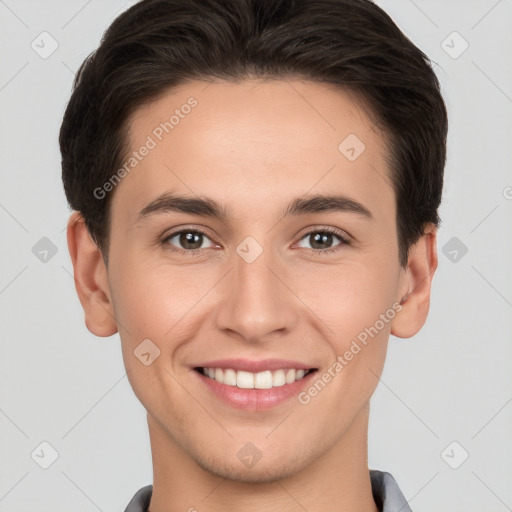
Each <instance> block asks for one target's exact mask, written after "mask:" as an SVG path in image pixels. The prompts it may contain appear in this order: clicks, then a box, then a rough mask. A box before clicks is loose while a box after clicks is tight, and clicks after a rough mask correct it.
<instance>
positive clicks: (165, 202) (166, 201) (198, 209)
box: [137, 192, 372, 223]
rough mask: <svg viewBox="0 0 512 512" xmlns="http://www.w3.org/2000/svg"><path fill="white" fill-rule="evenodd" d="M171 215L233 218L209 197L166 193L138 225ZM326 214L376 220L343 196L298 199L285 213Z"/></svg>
mask: <svg viewBox="0 0 512 512" xmlns="http://www.w3.org/2000/svg"><path fill="white" fill-rule="evenodd" d="M170 212H179V213H185V214H188V215H200V216H203V217H211V218H214V219H219V220H221V221H224V222H225V221H227V220H228V217H229V214H228V210H227V209H226V207H225V206H222V205H221V204H219V203H218V202H216V201H214V200H213V199H210V198H208V197H186V196H180V195H177V194H174V193H172V192H165V193H164V194H162V195H161V196H159V197H157V198H156V199H155V200H153V201H151V202H150V203H149V204H147V205H146V206H145V207H144V208H143V209H142V210H141V211H140V212H139V215H138V217H137V223H139V222H142V221H143V220H145V219H147V218H148V217H151V216H153V215H156V214H164V213H170ZM322 212H349V213H356V214H359V215H361V216H363V217H366V218H368V219H371V218H372V214H371V213H370V210H369V209H368V208H366V207H365V206H363V205H362V204H361V203H359V202H358V201H356V200H354V199H351V198H349V197H347V196H343V195H322V194H315V195H309V196H303V197H297V198H295V199H294V200H293V201H292V202H291V203H290V204H289V205H288V207H287V208H286V209H285V210H284V212H283V213H282V216H283V217H287V216H290V215H292V216H298V215H306V214H308V213H322Z"/></svg>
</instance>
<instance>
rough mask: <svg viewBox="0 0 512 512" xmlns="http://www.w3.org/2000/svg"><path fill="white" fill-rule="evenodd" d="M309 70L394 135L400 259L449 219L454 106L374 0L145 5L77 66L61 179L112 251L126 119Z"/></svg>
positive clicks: (173, 0) (167, 0) (101, 243)
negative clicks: (222, 87) (188, 93)
mask: <svg viewBox="0 0 512 512" xmlns="http://www.w3.org/2000/svg"><path fill="white" fill-rule="evenodd" d="M254 77H258V78H262V79H286V78H288V77H300V78H305V79H308V80H312V81H315V82H321V83H327V84H333V85H336V86H339V87H340V88H343V89H347V90H351V91H354V92H356V93H357V97H359V98H361V99H362V100H363V101H364V103H365V104H366V105H367V106H368V107H369V111H370V113H371V114H372V118H373V119H374V122H376V123H377V124H378V125H379V126H380V127H381V128H382V129H383V130H384V132H385V133H386V134H387V141H388V143H389V154H390V160H389V164H390V167H391V169H392V176H391V178H392V182H393V187H394V191H395V195H396V204H397V219H396V222H397V233H398V240H399V254H400V263H401V265H405V264H406V263H407V256H408V251H409V247H410V246H411V245H412V244H414V243H415V242H416V241H417V240H418V238H419V237H420V236H421V235H422V234H423V232H424V227H425V224H427V223H433V224H435V225H436V226H437V225H439V222H440V219H439V216H438V207H439V204H440V201H441V194H442V187H443V172H444V165H445V159H446V137H447V130H448V121H447V113H446V107H445V104H444V101H443V99H442V96H441V93H440V86H439V82H438V80H437V77H436V75H435V73H434V71H433V69H432V67H431V65H430V61H429V59H428V57H427V56H426V55H425V54H424V53H423V52H422V51H421V50H419V49H418V48H417V47H416V46H415V45H414V44H413V43H412V42H411V41H410V40H409V39H408V38H407V37H406V36H405V35H404V34H403V33H402V32H401V31H400V29H399V28H398V27H397V26H396V25H395V23H394V22H393V21H392V20H391V18H390V17H389V16H388V15H387V14H386V13H385V12H384V11H383V10H382V9H381V8H380V7H378V6H377V5H375V4H374V3H373V2H372V1H370V0H143V1H141V2H139V3H137V4H135V5H134V6H132V7H131V8H129V9H128V10H127V11H125V12H124V13H122V14H121V15H120V16H119V17H118V18H116V20H115V21H114V22H113V23H112V24H111V25H110V27H109V28H108V29H107V31H106V32H105V34H104V36H103V38H102V40H101V44H100V46H99V47H98V49H97V50H95V51H94V52H93V53H91V54H90V55H89V56H88V57H87V58H86V60H85V61H84V62H83V64H82V65H81V67H80V69H79V70H78V72H77V74H76V77H75V81H74V85H73V92H72V95H71V98H70V100H69V103H68V105H67V108H66V111H65V114H64V118H63V122H62V126H61V130H60V137H59V142H60V150H61V153H62V179H63V183H64V189H65V192H66V196H67V199H68V202H69V205H70V206H71V207H72V208H73V209H74V210H77V211H79V212H81V214H82V216H83V217H84V220H85V222H86V225H87V227H88V229H89V232H90V233H91V236H92V238H93V239H94V241H95V242H96V244H97V245H98V247H99V248H100V249H101V250H102V252H103V255H104V257H105V258H107V255H108V241H109V225H110V222H109V204H110V201H109V197H106V198H105V200H98V199H97V198H96V197H95V195H94V194H93V191H94V190H95V189H97V188H98V187H101V186H102V185H103V184H104V183H105V182H106V181H107V180H108V179H109V178H110V177H111V176H112V174H113V173H114V171H115V170H116V169H117V168H118V167H119V166H120V165H121V164H122V161H123V156H124V154H125V153H126V149H127V148H126V147H125V146H126V135H127V126H126V124H127V122H128V119H129V116H130V114H131V113H132V112H133V111H134V110H135V109H136V108H137V107H139V106H140V105H142V104H143V103H147V102H148V101H151V100H152V99H154V98H156V97H157V96H159V95H160V94H162V93H163V92H165V90H167V89H169V88H172V87H174V86H177V85H180V84H183V83H185V82H187V81H189V80H210V79H213V78H220V79H224V80H229V81H238V80H243V79H246V78H254Z"/></svg>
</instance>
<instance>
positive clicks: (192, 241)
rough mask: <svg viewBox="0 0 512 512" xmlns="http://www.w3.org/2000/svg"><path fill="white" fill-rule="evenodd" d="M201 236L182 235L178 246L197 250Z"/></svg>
mask: <svg viewBox="0 0 512 512" xmlns="http://www.w3.org/2000/svg"><path fill="white" fill-rule="evenodd" d="M201 236H202V234H201V233H184V234H182V235H181V236H180V244H182V245H183V246H184V247H186V248H188V249H199V248H200V247H201ZM191 245H192V247H191Z"/></svg>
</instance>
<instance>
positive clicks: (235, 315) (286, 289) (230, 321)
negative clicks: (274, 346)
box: [216, 249, 300, 343]
mask: <svg viewBox="0 0 512 512" xmlns="http://www.w3.org/2000/svg"><path fill="white" fill-rule="evenodd" d="M233 266H234V268H233V270H232V271H231V272H230V273H229V276H227V279H226V282H225V283H224V285H223V289H222V293H223V298H222V299H221V301H220V303H219V306H218V309H217V315H216V323H217V328H218V329H220V330H222V331H224V332H227V333H229V334H230V335H232V336H238V337H239V338H241V339H243V340H245V341H247V342H250V343H262V342H265V341H270V339H275V336H276V335H281V336H282V335H284V334H286V333H288V332H290V331H292V330H293V328H294V327H295V326H296V325H297V322H298V320H299V318H300V300H299V299H298V297H297V296H296V295H295V294H294V292H293V286H290V284H289V283H288V282H289V281H290V279H291V278H290V275H289V271H288V272H287V271H286V266H285V265H283V262H279V261H278V258H276V257H275V256H274V255H273V254H272V251H271V250H270V249H268V250H267V249H266V250H263V252H262V253H261V254H260V255H259V256H258V257H257V258H256V259H255V260H254V261H252V262H250V259H249V260H246V259H244V258H243V257H242V256H240V255H239V254H238V253H234V255H233ZM287 281H288V282H287Z"/></svg>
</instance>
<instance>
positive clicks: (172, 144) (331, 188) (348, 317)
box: [68, 80, 437, 512]
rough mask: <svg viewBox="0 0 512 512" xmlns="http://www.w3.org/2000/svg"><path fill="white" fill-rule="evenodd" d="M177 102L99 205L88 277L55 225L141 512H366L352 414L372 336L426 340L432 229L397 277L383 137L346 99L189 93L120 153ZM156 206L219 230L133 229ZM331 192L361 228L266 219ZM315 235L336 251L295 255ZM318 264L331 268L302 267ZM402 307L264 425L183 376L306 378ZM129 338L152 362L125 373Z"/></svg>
mask: <svg viewBox="0 0 512 512" xmlns="http://www.w3.org/2000/svg"><path fill="white" fill-rule="evenodd" d="M190 96H193V97H194V98H196V99H197V101H198V105H197V106H196V107H195V108H194V109H193V110H192V112H191V113H190V114H189V115H187V116H185V118H184V119H181V120H180V123H179V125H177V126H176V127H175V128H174V129H173V131H172V132H170V133H169V134H167V135H166V136H165V137H164V138H163V140H162V141H161V142H159V144H158V146H157V147H156V148H154V149H153V150H152V151H151V152H150V153H149V155H148V156H147V157H145V158H144V159H143V160H142V161H141V162H140V163H139V164H138V165H137V167H136V168H135V169H134V170H133V171H132V172H131V173H129V174H128V175H127V176H126V177H125V178H123V180H122V181H121V183H120V184H118V185H117V187H116V188H115V190H114V192H113V197H112V205H111V206H112V209H111V239H110V251H109V255H108V266H107V265H106V264H105V261H104V259H103V257H102V254H101V252H100V251H99V249H98V248H97V247H96V245H95V244H94V243H93V241H92V239H91V237H90V236H89V234H88V232H87V229H86V227H85V224H84V223H83V221H82V219H81V217H80V214H79V213H74V214H73V215H72V216H71V217H70V220H69V224H68V244H69V250H70V254H71V259H72V262H73V267H74V272H75V282H76V288H77V292H78V296H79V298H80V301H81V304H82V306H83V309H84V312H85V322H86V325H87V328H88V329H89V330H90V331H91V332H92V333H94V334H96V335H97V336H110V335H112V334H114V333H116V332H117V331H119V333H120V337H121V341H122V350H123V358H124V363H125V366H126V369H127V372H128V378H129V381H130V383H131V385H132V387H133V390H134V392H135V394H136V396H137V397H138V398H139V400H140V401H141V402H142V404H143V405H144V407H145V408H146V410H147V419H148V427H149V433H150V440H151V448H152V457H153V467H154V481H153V486H154V487H153V496H152V499H151V503H150V507H149V510H150V512H164V511H166V512H169V511H170V512H173V511H186V510H194V508H192V507H195V508H196V509H197V510H200V511H201V512H210V511H221V510H227V509H229V510H231V511H234V512H236V511H244V512H252V511H261V510H265V511H268V512H272V511H279V512H283V511H286V512H288V511H289V512H292V511H303V510H308V512H315V511H325V510H340V511H341V510H351V511H355V512H359V511H360V512H362V511H365V512H370V511H371V512H376V511H377V507H376V504H375V502H374V500H373V498H372V493H371V485H370V479H369V473H368V461H367V432H368V417H369V400H370V397H371V395H372V393H373V392H374V390H375V388H376V386H377V384H378V376H380V374H381V372H382V368H383V365H384V362H385V357H386V349H387V343H388V338H389V335H390V334H393V335H395V336H397V337H402V338H406V337H410V336H413V335H414V334H416V333H417V332H418V331H419V330H420V328H421V327H422V325H423V324H424V322H425V320H426V317H427V314H428V309H429V300H430V287H431V281H432V277H433V274H434V271H435V269H436V267H437V253H436V229H435V227H434V226H430V225H429V226H426V227H425V234H424V236H423V237H421V238H420V240H419V241H418V242H417V243H416V244H415V245H414V246H413V247H412V248H411V251H410V255H409V260H408V264H407V266H406V267H401V266H400V264H399V257H398V240H397V231H396V206H395V201H396V199H395V195H394V192H393V189H392V187H391V182H390V169H389V168H388V166H387V164H386V151H387V149H386V142H385V134H382V133H381V132H379V130H378V129H377V127H376V126H375V124H374V123H372V122H371V121H370V120H369V118H368V117H367V115H366V114H365V111H364V109H362V108H361V105H360V104H359V103H358V102H357V101H356V98H354V97H353V96H352V95H350V94H348V93H347V92H345V91H343V90H340V89H336V88H334V87H329V86H326V85H322V84H317V83H313V82H308V81H300V80H290V81H284V80H283V81H272V82H257V81H245V82H240V83H237V84H234V83H228V82H222V81H217V82H214V83H211V84H209V85H208V86H206V84H205V83H204V82H192V83H189V84H186V85H183V86H180V87H178V88H175V89H172V90H171V91H169V92H166V93H165V94H164V95H162V96H161V97H160V98H158V99H157V100H155V101H153V102H150V103H148V104H147V105H145V106H144V107H142V108H140V109H138V110H137V111H136V112H135V113H134V115H133V116H132V117H131V118H130V120H129V122H130V127H131V130H130V140H129V146H128V147H129V149H130V151H132V150H135V149H137V148H139V147H140V146H141V145H142V144H143V143H144V141H145V140H146V138H147V136H148V135H149V134H151V133H152V131H153V130H154V128H155V127H156V126H158V125H159V123H161V122H162V121H164V120H165V119H168V117H169V113H172V112H173V111H174V109H176V108H179V107H180V106H181V105H183V104H184V103H186V101H187V99H188V98H189V97H190ZM351 133H352V134H356V135H357V137H358V138H359V139H360V140H361V141H363V142H364V144H365V146H366V149H365V151H364V152H363V153H362V154H361V155H360V156H359V157H358V158H357V159H356V160H355V161H349V160H348V159H347V158H346V157H345V156H344V155H343V154H342V153H341V152H340V151H339V150H338V145H339V144H340V142H341V141H343V140H344V139H345V137H347V135H349V134H351ZM164 191H173V192H175V193H179V194H181V195H186V196H189V197H197V196H201V197H206V196H207V197H209V198H212V199H214V200H216V201H217V202H219V203H220V204H221V205H225V206H226V208H227V209H228V211H229V217H228V218H227V220H225V221H221V220H219V219H213V218H209V217H205V216H201V215H189V214H184V213H177V212H164V213H160V214H157V215H152V216H148V217H147V218H145V219H144V220H143V221H141V222H137V218H138V214H139V212H140V211H141V210H142V209H143V208H144V207H145V206H146V205H147V204H148V203H150V202H151V201H152V200H154V199H155V198H157V197H158V196H159V195H161V194H162V193H163V192H164ZM333 192H337V193H342V194H344V195H346V196H348V197H350V198H351V199H353V200H355V201H358V202H359V203H362V204H363V205H364V206H365V207H366V208H367V209H368V210H369V211H370V213H371V218H367V217H366V216H364V215H361V214H358V213H354V212H320V213H308V214H306V215H300V216H288V217H283V215H282V212H283V210H284V209H285V208H286V206H287V205H288V203H289V202H291V201H292V200H293V199H295V198H297V197H300V196H304V195H311V194H332V193H333ZM326 227H331V228H334V229H337V230H339V231H341V232H342V233H344V234H345V236H347V235H348V236H349V237H350V240H351V243H350V244H349V245H346V244H343V243H342V242H341V241H340V239H339V238H337V237H336V236H333V237H332V239H328V240H327V242H324V244H323V245H320V246H318V245H317V246H315V245H313V244H314V240H313V239H312V236H310V235H308V233H310V232H311V231H313V234H314V233H318V232H320V233H322V228H326ZM173 228H174V229H173ZM179 228H189V229H191V228H202V229H204V230H205V231H206V232H207V236H206V237H204V238H203V239H202V241H203V243H202V245H201V248H202V249H201V252H200V253H199V255H197V256H190V253H186V252H185V253H183V254H181V253H175V252H172V250H171V249H172V248H175V249H182V250H183V251H187V250H188V251H190V249H187V247H189V246H187V245H183V244H180V240H179V237H174V238H172V241H171V239H167V241H165V240H164V239H165V236H164V235H166V236H168V235H170V234H171V232H172V231H177V230H178V229H179ZM248 236H251V237H253V238H254V239H255V240H256V241H257V242H258V244H259V245H260V246H261V247H262V249H263V252H262V254H261V255H260V256H259V257H258V258H256V260H255V261H253V262H252V263H247V262H246V261H245V260H244V259H243V258H241V257H240V256H239V255H238V253H237V252H236V248H237V247H238V246H239V244H240V243H241V242H242V241H243V240H244V239H245V238H246V237H248ZM335 246H336V247H335ZM315 247H316V248H315ZM319 247H320V248H319ZM329 248H336V249H339V250H337V251H336V252H331V253H325V254H320V253H321V252H322V251H324V252H325V251H326V250H327V249H329ZM402 300H403V304H402V309H401V311H400V312H398V313H397V314H396V316H395V317H394V319H393V320H392V321H390V322H389V323H386V324H385V327H384V328H383V329H382V330H381V331H379V333H378V335H377V336H375V337H374V338H373V339H371V341H369V343H368V344H367V346H365V347H364V348H363V349H362V350H361V351H360V352H359V353H358V354H357V355H356V356H354V358H353V359H352V360H351V361H349V362H348V364H347V365H346V366H345V367H344V368H343V370H342V371H341V372H339V373H338V374H337V375H336V377H335V378H333V379H332V380H331V382H330V383H329V384H328V385H327V386H326V387H325V388H324V389H323V390H322V391H321V392H320V393H318V395H317V396H316V397H314V399H312V400H311V401H310V402H309V403H308V404H307V405H303V404H300V403H299V402H298V401H297V400H296V399H295V398H292V399H290V400H288V401H286V402H285V403H284V404H283V405H280V406H278V407H275V408H273V409H270V410H266V411H254V410H236V409H233V408H232V407H230V406H228V405H225V404H224V403H222V402H220V401H219V400H218V399H217V398H216V397H215V396H214V395H212V394H211V393H210V392H209V391H208V390H207V389H206V388H205V387H204V386H202V385H200V384H201V383H200V382H199V380H198V377H197V375H196V374H195V373H194V371H193V370H192V369H191V365H193V364H194V363H198V362H200V361H204V360H214V359H218V358H229V357H246V358H249V359H256V360H261V359H266V358H283V359H292V360H296V361H300V362H304V363H308V364H309V365H310V366H311V367H315V368H318V369H319V370H318V371H319V374H320V375H321V374H322V373H324V372H326V371H327V370H328V368H329V367H332V365H333V363H334V361H335V360H336V357H337V356H338V355H343V354H344V353H345V352H346V351H347V350H348V349H349V347H350V345H351V342H352V340H353V339H355V337H356V336H357V335H358V334H359V333H360V332H361V331H363V330H364V329H365V328H366V327H369V326H372V325H374V324H375V322H376V320H377V319H379V315H381V314H382V313H385V312H386V311H388V310H389V309H390V308H391V307H392V305H393V304H394V303H399V302H400V301H402ZM148 338H149V339H150V340H152V342H153V343H154V344H155V345H156V346H158V348H159V350H160V356H159V357H158V358H156V359H155V360H154V361H153V362H152V364H150V365H149V366H145V365H143V364H141V362H140V360H139V359H138V358H137V357H135V356H134V353H133V352H134V350H135V349H136V348H137V346H138V345H139V344H140V343H141V341H142V340H144V339H148ZM247 442H251V443H253V444H254V445H255V446H256V447H257V448H258V450H259V451H260V452H261V454H262V457H261V459H260V460H259V461H258V462H257V463H256V464H255V465H254V466H252V467H250V468H249V467H246V466H245V465H244V464H242V463H241V461H240V460H239V458H238V457H237V452H238V451H239V450H240V449H241V448H242V447H243V446H244V445H245V444H246V443H247ZM333 503H334V504H336V506H333Z"/></svg>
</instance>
